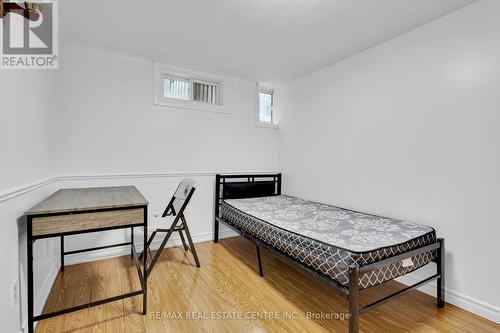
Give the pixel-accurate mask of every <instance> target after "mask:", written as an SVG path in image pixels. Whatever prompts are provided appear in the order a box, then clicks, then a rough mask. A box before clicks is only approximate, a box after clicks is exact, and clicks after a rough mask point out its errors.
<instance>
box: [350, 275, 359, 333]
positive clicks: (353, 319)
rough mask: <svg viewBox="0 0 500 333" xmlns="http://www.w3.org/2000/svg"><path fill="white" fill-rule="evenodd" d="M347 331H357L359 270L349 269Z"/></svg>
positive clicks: (355, 332)
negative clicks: (348, 316)
mask: <svg viewBox="0 0 500 333" xmlns="http://www.w3.org/2000/svg"><path fill="white" fill-rule="evenodd" d="M349 313H350V315H351V316H350V318H349V333H358V332H359V270H358V268H357V267H351V268H350V269H349Z"/></svg>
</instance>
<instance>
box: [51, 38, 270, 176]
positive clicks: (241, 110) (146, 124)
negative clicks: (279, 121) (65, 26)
mask: <svg viewBox="0 0 500 333" xmlns="http://www.w3.org/2000/svg"><path fill="white" fill-rule="evenodd" d="M61 52H62V56H61V63H60V70H59V75H60V79H59V83H60V89H59V94H58V95H59V98H60V103H61V112H60V114H59V123H60V129H59V132H58V135H59V140H58V157H59V166H58V172H59V174H61V175H75V174H77V175H80V174H103V173H104V174H108V173H110V172H111V173H114V174H116V173H138V172H140V173H147V172H154V173H157V172H206V171H211V172H216V171H238V170H264V171H268V170H269V169H274V168H275V167H276V163H277V161H276V159H277V157H276V140H277V132H276V131H273V130H270V129H265V128H258V127H256V126H255V107H256V106H255V102H256V97H255V89H256V83H255V82H251V81H245V80H239V79H231V78H227V79H226V80H225V81H224V103H225V108H226V110H228V111H229V112H230V114H220V113H212V112H203V111H189V110H182V109H177V110H175V109H170V108H167V107H163V106H153V65H152V62H150V61H146V60H142V59H137V58H132V57H127V56H122V55H118V54H113V53H109V52H105V51H102V50H97V49H90V48H85V47H80V46H76V45H71V44H63V47H62V50H61Z"/></svg>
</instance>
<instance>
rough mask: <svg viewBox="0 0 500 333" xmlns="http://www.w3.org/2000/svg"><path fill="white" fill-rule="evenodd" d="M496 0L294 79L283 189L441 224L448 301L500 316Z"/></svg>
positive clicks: (283, 135)
mask: <svg viewBox="0 0 500 333" xmlns="http://www.w3.org/2000/svg"><path fill="white" fill-rule="evenodd" d="M499 12H500V2H499V1H495V0H483V1H480V2H479V3H477V4H473V5H471V6H469V7H466V8H465V9H462V10H460V11H458V12H455V13H452V14H450V15H448V16H446V17H444V18H442V19H440V20H437V21H434V22H432V23H429V24H427V25H425V26H422V27H420V28H418V29H416V30H414V31H412V32H410V33H408V34H405V35H403V36H401V37H399V38H396V39H394V40H391V41H389V42H386V43H384V44H381V45H379V46H377V47H375V48H372V49H370V50H367V51H365V52H362V53H360V54H358V55H355V56H353V57H351V58H348V59H346V60H344V61H342V62H340V63H337V64H335V65H333V66H330V67H328V68H325V69H322V70H320V71H318V72H315V73H312V74H310V75H307V76H305V77H302V78H300V79H297V80H296V81H294V82H292V83H291V84H290V85H289V88H288V89H287V91H286V96H287V97H286V106H285V107H284V109H285V112H283V113H282V115H281V117H280V136H279V148H278V151H279V168H280V169H281V171H282V172H283V173H284V191H285V193H288V194H294V195H299V196H301V197H305V198H309V199H314V200H319V201H322V202H327V203H333V204H337V205H340V206H345V207H350V208H354V209H358V210H363V211H368V212H373V213H379V214H382V215H388V216H393V217H396V218H402V219H406V220H410V221H414V222H418V223H423V224H429V225H432V226H434V227H435V228H436V230H437V233H438V236H440V237H445V238H446V272H447V277H446V283H447V291H448V296H449V299H450V300H452V301H454V302H455V303H457V304H459V305H461V306H464V307H468V308H469V309H472V310H474V311H476V312H478V313H481V314H482V315H485V316H488V317H489V318H492V319H495V320H497V321H498V320H500V311H499V306H500V292H499V291H498V288H496V287H495V285H496V284H497V282H498V276H499V275H500V268H499V265H498V253H500V245H499V244H500V243H499V242H498V234H499V232H500V228H499V224H498V222H497V219H498V218H497V215H498V212H497V210H498V202H499V199H500V190H499V189H500V186H499V185H500V176H499V174H498V170H499V167H500V153H499V152H500V132H499V130H498V124H499V123H500V113H499V109H500V62H499V61H498V59H500V34H499V32H500V21H499V20H498V13H499Z"/></svg>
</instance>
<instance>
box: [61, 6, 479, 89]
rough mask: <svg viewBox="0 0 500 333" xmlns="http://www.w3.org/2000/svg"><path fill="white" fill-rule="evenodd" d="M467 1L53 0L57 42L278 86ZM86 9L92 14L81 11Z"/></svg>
mask: <svg viewBox="0 0 500 333" xmlns="http://www.w3.org/2000/svg"><path fill="white" fill-rule="evenodd" d="M473 2H475V0H176V1H174V0H161V1H160V0H156V1H137V0H134V1H131V0H106V1H103V0H86V1H85V5H84V6H83V5H82V2H81V1H60V2H59V4H60V11H61V15H60V17H61V24H60V26H61V28H60V31H61V35H62V39H63V40H64V41H73V42H79V43H83V44H90V45H94V46H97V47H103V48H106V49H111V50H116V51H119V52H122V53H127V54H131V55H137V56H142V57H146V58H149V59H152V60H156V61H161V62H166V63H171V64H175V65H185V66H189V67H192V68H196V69H200V70H205V71H212V72H216V73H223V74H228V75H234V76H241V77H247V78H252V79H256V80H262V81H271V82H279V81H285V80H288V79H291V78H295V77H298V76H300V75H303V74H306V73H309V72H312V71H314V70H317V69H319V68H322V67H325V66H327V65H330V64H332V63H335V62H337V61H339V60H341V59H343V58H345V57H348V56H351V55H353V54H355V53H357V52H359V51H362V50H364V49H367V48H369V47H372V46H375V45H377V44H379V43H381V42H383V41H386V40H388V39H391V38H394V37H396V36H399V35H401V34H403V33H405V32H407V31H409V30H411V29H413V28H415V27H417V26H419V25H422V24H425V23H427V22H429V21H432V20H434V19H437V18H439V17H441V16H443V15H446V14H447V13H450V12H452V11H454V10H457V9H459V8H462V7H464V6H466V5H468V4H470V3H473ZM89 9H92V10H91V11H89Z"/></svg>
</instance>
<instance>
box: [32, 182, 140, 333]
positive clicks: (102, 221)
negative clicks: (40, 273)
mask: <svg viewBox="0 0 500 333" xmlns="http://www.w3.org/2000/svg"><path fill="white" fill-rule="evenodd" d="M25 215H26V217H27V223H28V224H27V233H28V241H27V253H28V256H27V258H28V265H27V266H28V269H27V279H28V332H29V333H32V332H33V324H34V322H35V321H39V320H43V319H47V318H51V317H55V316H59V315H62V314H65V313H69V312H73V311H78V310H82V309H85V308H89V307H92V306H97V305H101V304H104V303H108V302H114V301H117V300H120V299H123V298H127V297H133V296H136V295H140V294H142V295H143V297H142V300H143V304H142V312H143V314H144V315H145V314H146V310H147V308H146V304H147V268H146V256H144V258H143V269H142V270H141V265H140V262H139V259H138V256H137V253H136V250H135V246H134V227H143V228H144V239H143V246H144V247H143V248H144V249H145V248H146V243H147V226H148V222H147V221H148V202H147V201H146V199H145V198H144V197H143V196H142V194H141V193H140V192H139V191H138V190H137V189H136V188H135V187H134V186H119V187H96V188H75V189H62V190H59V191H57V192H55V193H54V194H52V195H51V196H50V197H48V198H47V199H45V200H43V201H42V202H40V203H39V204H37V205H36V206H35V207H33V208H31V209H30V210H28V211H27V212H26V213H25ZM125 228H130V229H131V239H130V242H126V243H120V244H113V245H106V246H100V247H94V248H87V249H81V250H76V251H68V252H65V251H64V236H66V235H75V234H81V233H91V232H99V231H104V230H115V229H125ZM50 237H60V238H61V271H64V256H65V255H68V254H74V253H81V252H87V251H93V250H99V249H105V248H110V247H116V246H124V245H130V256H131V258H132V260H133V261H134V263H135V265H136V267H137V273H138V274H139V280H140V282H141V287H142V288H141V290H137V291H132V292H129V293H127V294H123V295H118V296H114V297H110V298H106V299H103V300H99V301H95V302H91V303H87V304H82V305H78V306H75V307H72V308H68V309H63V310H59V311H56V312H51V313H46V314H41V315H37V316H35V315H34V307H33V306H34V303H33V243H34V242H35V241H36V240H37V239H41V238H50Z"/></svg>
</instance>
